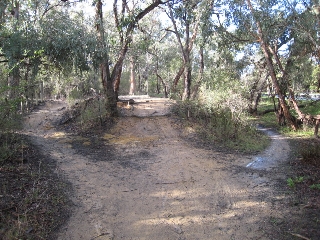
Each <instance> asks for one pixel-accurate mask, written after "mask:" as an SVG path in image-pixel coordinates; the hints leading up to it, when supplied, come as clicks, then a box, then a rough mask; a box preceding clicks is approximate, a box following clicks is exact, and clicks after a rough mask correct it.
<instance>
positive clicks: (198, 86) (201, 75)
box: [191, 46, 204, 100]
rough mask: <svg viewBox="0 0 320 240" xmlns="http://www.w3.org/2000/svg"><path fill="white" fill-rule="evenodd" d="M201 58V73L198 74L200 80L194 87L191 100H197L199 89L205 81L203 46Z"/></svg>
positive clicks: (200, 53)
mask: <svg viewBox="0 0 320 240" xmlns="http://www.w3.org/2000/svg"><path fill="white" fill-rule="evenodd" d="M199 57H200V61H199V65H200V66H199V73H198V79H197V81H196V83H195V85H194V86H193V89H192V94H191V99H193V100H194V99H196V97H197V95H198V92H199V88H200V85H201V82H202V79H203V72H204V58H203V46H200V49H199Z"/></svg>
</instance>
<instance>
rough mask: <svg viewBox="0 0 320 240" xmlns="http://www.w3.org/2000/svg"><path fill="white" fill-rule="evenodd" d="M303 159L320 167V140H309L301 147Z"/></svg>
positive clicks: (300, 152) (300, 151)
mask: <svg viewBox="0 0 320 240" xmlns="http://www.w3.org/2000/svg"><path fill="white" fill-rule="evenodd" d="M299 154H300V155H301V157H302V161H303V162H305V163H308V164H311V165H314V166H317V167H320V142H318V141H317V142H311V141H307V142H305V143H303V144H302V145H301V146H300V147H299Z"/></svg>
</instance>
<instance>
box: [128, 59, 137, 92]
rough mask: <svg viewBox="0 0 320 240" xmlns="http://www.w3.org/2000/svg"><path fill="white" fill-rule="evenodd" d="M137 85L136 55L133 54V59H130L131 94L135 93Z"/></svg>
mask: <svg viewBox="0 0 320 240" xmlns="http://www.w3.org/2000/svg"><path fill="white" fill-rule="evenodd" d="M135 87H136V79H135V73H134V57H133V56H131V59H130V90H129V94H130V95H133V94H134V93H135Z"/></svg>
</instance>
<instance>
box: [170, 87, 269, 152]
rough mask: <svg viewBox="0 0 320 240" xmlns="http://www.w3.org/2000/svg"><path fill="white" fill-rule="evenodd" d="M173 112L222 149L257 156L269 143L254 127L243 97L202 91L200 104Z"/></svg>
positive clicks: (181, 105) (180, 106)
mask: <svg viewBox="0 0 320 240" xmlns="http://www.w3.org/2000/svg"><path fill="white" fill-rule="evenodd" d="M173 112H174V113H176V114H177V115H179V116H180V117H181V118H183V119H186V120H188V121H189V122H190V123H192V124H195V125H196V126H197V127H196V128H197V130H198V133H199V135H200V136H202V137H203V138H204V139H206V140H208V141H209V142H213V143H214V144H215V143H217V144H218V145H219V146H220V145H222V146H225V147H228V148H231V149H234V150H239V151H243V152H256V151H260V150H262V149H264V148H265V147H266V146H267V145H268V143H269V140H268V138H267V137H266V136H264V135H261V134H260V133H259V132H258V131H256V129H255V128H254V127H252V126H251V125H250V123H249V120H248V116H247V114H246V100H245V99H243V98H242V97H241V95H239V94H235V93H234V94H232V93H230V92H224V93H222V92H217V91H209V90H204V89H202V93H201V98H200V101H198V102H194V101H186V102H181V103H179V104H178V105H177V106H175V107H174V109H173Z"/></svg>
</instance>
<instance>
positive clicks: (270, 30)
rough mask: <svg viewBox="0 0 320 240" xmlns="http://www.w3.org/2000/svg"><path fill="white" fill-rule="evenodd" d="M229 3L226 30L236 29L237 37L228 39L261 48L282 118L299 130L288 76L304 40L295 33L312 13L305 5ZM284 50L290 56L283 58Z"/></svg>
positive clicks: (248, 1)
mask: <svg viewBox="0 0 320 240" xmlns="http://www.w3.org/2000/svg"><path fill="white" fill-rule="evenodd" d="M226 3H228V8H226V12H225V16H226V21H225V22H226V26H228V25H229V26H230V25H235V26H236V32H235V34H230V33H229V32H226V36H228V37H229V39H232V40H235V41H241V42H245V43H247V44H252V45H255V46H259V47H260V50H261V52H262V54H263V56H264V58H265V61H266V67H267V69H268V72H269V73H268V74H269V75H270V78H271V80H272V84H273V86H274V87H275V90H276V93H277V95H278V97H279V98H278V99H279V112H278V116H279V118H282V117H284V118H285V119H286V121H287V122H288V124H289V125H290V126H291V127H292V128H293V129H297V122H296V121H295V119H294V118H293V116H292V115H291V113H290V111H289V106H288V103H287V102H286V96H287V92H288V91H289V89H290V88H291V82H290V78H289V74H288V73H289V71H290V68H291V67H292V63H293V62H294V61H295V59H296V57H297V56H298V55H297V51H294V49H295V48H297V47H298V45H299V42H300V41H299V39H301V38H299V37H298V35H297V34H296V33H297V31H296V30H295V29H296V28H297V26H298V25H297V24H298V23H299V19H301V18H302V16H303V14H304V12H306V11H308V9H307V8H306V7H305V6H304V3H305V1H300V2H299V1H294V2H290V1H273V0H264V1H251V0H243V1H226ZM304 46H305V47H307V45H304ZM300 47H301V45H300ZM281 49H286V50H287V54H281ZM300 50H302V49H301V48H300ZM291 95H292V94H291ZM291 97H292V96H291ZM293 99H294V98H293Z"/></svg>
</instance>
